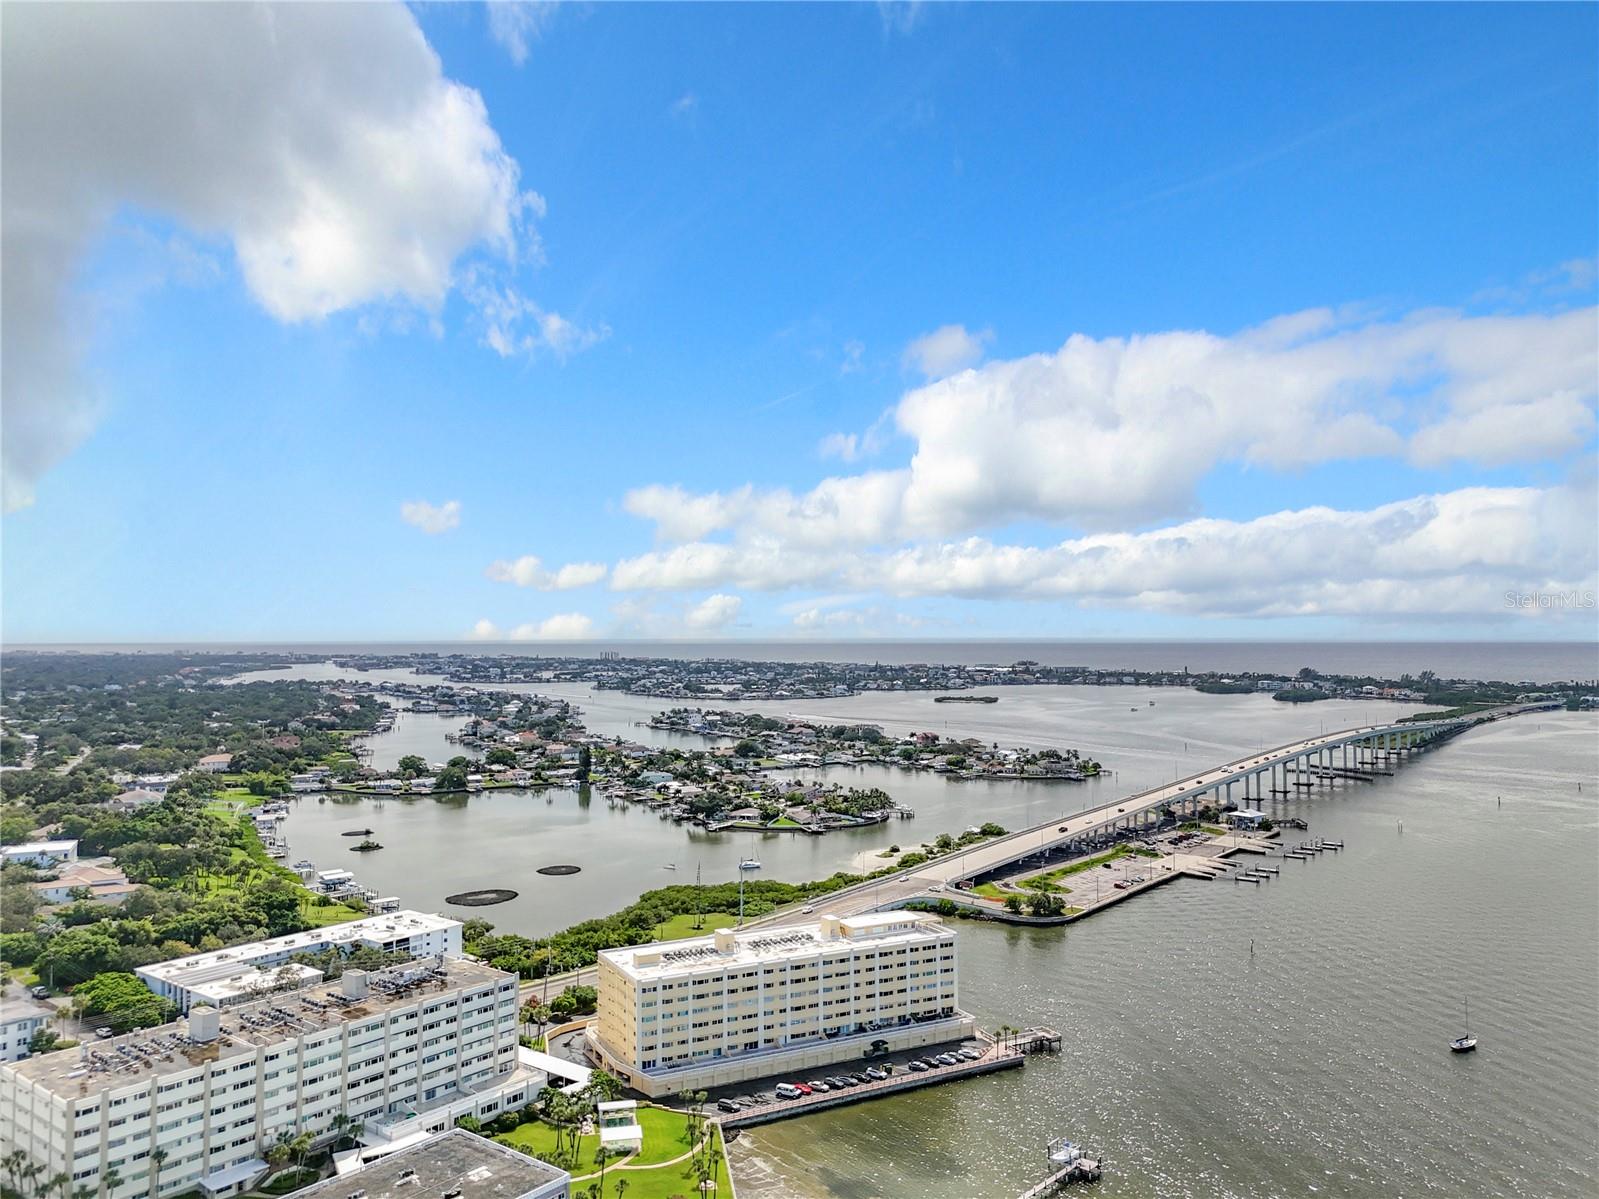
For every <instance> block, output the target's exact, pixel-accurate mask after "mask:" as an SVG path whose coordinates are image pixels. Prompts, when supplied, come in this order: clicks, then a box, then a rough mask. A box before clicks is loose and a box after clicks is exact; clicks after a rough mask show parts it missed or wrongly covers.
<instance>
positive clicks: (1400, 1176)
mask: <svg viewBox="0 0 1599 1199" xmlns="http://www.w3.org/2000/svg"><path fill="white" fill-rule="evenodd" d="M301 670H302V671H304V672H306V673H307V674H312V673H313V672H315V675H316V677H332V676H333V671H332V668H319V667H306V668H301ZM324 671H325V672H326V673H322V672H324ZM274 673H277V677H285V675H284V674H283V673H279V672H274ZM369 677H370V676H369ZM401 677H405V678H407V679H412V678H414V677H415V676H410V675H404V676H401ZM422 681H426V680H422ZM537 690H540V691H542V692H544V693H546V694H552V695H561V696H565V697H567V698H571V699H572V700H574V702H576V703H578V704H579V705H580V706H581V707H582V708H583V709H584V713H585V716H584V719H585V720H586V721H587V722H588V724H589V725H590V727H593V728H595V729H597V730H599V731H602V732H605V733H607V734H615V735H624V736H633V737H636V738H638V739H641V740H648V741H653V742H656V743H677V744H685V745H698V744H702V743H701V742H699V741H698V740H697V739H694V740H684V739H680V738H675V737H674V736H673V735H672V734H665V733H653V732H651V731H649V730H646V729H642V728H640V727H638V723H639V722H640V721H642V720H644V719H646V718H647V717H648V715H649V714H650V713H651V712H653V711H656V710H658V709H659V708H660V707H661V706H663V704H662V701H658V700H651V699H645V698H635V697H630V696H624V695H619V694H617V693H607V692H601V693H595V692H592V691H591V690H590V689H589V688H588V687H586V686H575V685H573V686H566V687H552V688H537ZM1000 694H1001V695H1002V699H1001V702H1000V703H998V704H995V705H992V706H986V705H985V706H967V705H934V704H932V702H931V698H930V697H929V696H927V695H916V694H899V695H864V696H858V697H852V698H850V699H841V700H826V701H792V702H790V703H788V704H781V705H774V704H764V705H754V704H745V705H743V706H745V707H759V708H760V709H762V710H764V711H768V712H772V713H776V714H785V713H789V712H794V713H799V714H804V715H812V716H816V717H819V718H824V719H838V720H871V721H875V722H877V723H879V724H882V725H884V726H885V727H887V728H888V729H890V730H891V731H895V732H900V731H905V730H908V729H918V728H933V729H939V730H940V731H948V732H950V733H951V734H956V735H961V734H967V733H969V734H972V735H976V736H979V737H982V738H983V739H985V740H993V741H999V742H1001V743H1017V742H1021V743H1027V744H1032V745H1038V746H1043V745H1058V746H1073V747H1077V748H1081V749H1083V750H1084V751H1085V752H1088V753H1090V754H1092V755H1093V756H1095V757H1098V758H1099V759H1100V760H1101V761H1103V762H1104V763H1105V765H1106V766H1107V767H1108V768H1109V769H1110V770H1113V771H1114V772H1115V773H1114V775H1111V776H1107V777H1106V778H1104V779H1101V780H1097V781H1095V782H1092V783H1088V784H1083V785H1078V786H1064V787H1063V786H1049V785H1040V784H1032V785H1021V784H958V783H950V782H948V781H946V780H944V779H942V778H940V777H937V776H930V775H919V774H911V773H907V772H903V771H890V770H881V769H876V768H873V769H862V770H835V771H830V772H829V774H830V776H831V777H835V778H838V779H840V780H843V781H846V782H854V783H856V784H857V785H881V786H884V787H886V788H887V789H888V790H890V791H891V792H892V793H893V794H894V795H895V796H896V797H898V798H900V799H902V800H904V801H905V802H907V803H910V804H911V805H912V806H913V807H915V808H916V810H917V812H918V816H917V819H916V820H915V821H912V822H908V823H900V824H894V825H888V826H884V827H882V828H876V829H869V830H864V831H862V832H859V833H852V834H847V835H830V836H827V837H819V838H810V837H800V836H794V835H776V834H773V835H770V836H768V837H766V838H764V839H762V840H761V841H760V842H759V844H758V846H754V839H753V838H751V837H748V836H721V837H717V836H710V835H706V834H703V833H697V832H690V831H689V830H686V829H684V828H682V827H680V826H677V825H673V824H670V823H667V822H662V821H660V820H659V819H658V818H657V817H656V816H655V815H653V814H652V813H650V812H648V811H646V810H643V809H639V808H633V809H631V810H626V811H624V810H622V809H620V808H613V807H611V806H609V805H608V804H606V803H605V801H604V800H603V799H599V798H591V799H589V800H584V799H583V798H581V797H580V796H578V795H577V794H575V793H573V792H570V791H555V792H549V793H545V794H532V793H525V792H524V793H515V792H502V793H496V794H489V795H474V796H472V797H471V798H470V799H465V798H455V799H450V800H433V799H431V798H421V799H413V800H386V801H382V802H373V801H355V802H349V803H343V802H340V803H336V802H332V801H329V802H326V803H321V804H319V803H317V802H316V801H315V800H310V799H307V800H303V801H301V802H300V803H299V804H298V805H297V807H296V810H295V813H294V814H293V816H291V818H290V822H289V826H288V833H289V839H290V842H291V844H292V845H293V847H294V850H295V854H296V856H299V855H301V854H309V855H310V856H311V857H313V858H314V859H316V860H317V861H318V863H319V864H321V865H329V864H351V868H352V869H355V870H356V872H357V874H358V875H359V876H360V877H361V878H362V879H363V881H367V882H370V883H371V884H372V885H374V886H377V887H378V888H379V889H380V890H383V891H384V892H385V893H392V894H396V895H399V896H400V897H401V898H402V899H403V900H404V901H405V902H406V903H407V904H408V905H411V906H416V907H421V908H424V909H427V910H439V909H441V908H442V906H443V904H442V897H443V896H444V895H445V894H448V893H449V892H450V891H452V890H457V889H463V888H465V887H467V886H482V885H508V886H513V887H517V888H518V889H520V890H521V891H522V892H523V894H522V896H521V898H519V899H518V900H517V901H516V902H515V903H513V904H507V905H504V906H501V907H496V908H490V909H483V910H481V911H480V914H482V915H486V916H488V917H489V918H490V919H493V920H494V921H495V922H496V923H498V924H499V925H501V926H502V927H504V928H506V929H508V930H510V929H515V930H518V931H525V932H530V933H538V932H546V931H550V930H552V929H554V928H559V927H562V926H564V925H566V924H569V923H571V922H573V921H575V920H579V919H583V918H586V917H588V916H593V915H598V914H600V913H603V912H607V911H611V910H614V909H615V908H618V907H620V906H622V905H623V904H624V903H626V902H627V901H628V900H629V899H631V898H632V897H633V896H635V895H637V894H638V892H639V891H641V890H643V889H645V888H647V887H651V886H658V885H662V884H664V883H667V882H686V881H691V880H692V877H693V876H692V869H693V866H694V864H695V863H699V864H701V865H702V866H703V867H704V870H705V877H706V878H707V880H710V879H714V878H725V877H733V875H734V874H735V872H736V864H737V860H738V858H739V857H740V856H742V855H743V854H745V853H746V852H747V851H748V850H749V849H751V848H752V846H754V847H755V848H756V849H757V851H758V853H759V856H760V857H761V859H762V861H763V862H764V863H765V866H766V871H765V872H766V873H767V874H768V875H769V876H772V877H778V878H785V879H794V880H797V879H804V878H814V877H819V876H822V875H825V874H827V873H829V872H831V871H832V870H834V869H838V868H843V867H847V866H851V865H858V864H860V863H861V862H863V861H865V862H868V863H869V862H870V861H871V857H870V855H871V854H873V853H875V851H876V850H878V849H879V848H881V847H882V846H884V845H886V844H888V843H889V841H891V840H899V841H905V842H908V841H910V840H914V839H915V838H916V837H918V836H932V835H933V834H935V833H937V832H940V831H944V830H946V829H958V828H961V827H964V826H966V825H967V824H970V823H974V822H975V821H977V820H978V819H996V820H1000V821H1001V822H1003V823H1006V824H1009V825H1011V826H1012V827H1015V826H1019V825H1021V824H1022V823H1024V822H1028V821H1031V820H1033V819H1043V818H1044V817H1046V816H1048V815H1050V814H1051V811H1052V810H1054V809H1059V810H1063V811H1064V810H1068V809H1070V810H1076V809H1080V808H1083V807H1086V806H1089V805H1091V804H1094V803H1099V802H1103V801H1104V800H1105V799H1106V798H1109V797H1110V796H1111V795H1113V794H1122V793H1127V792H1131V791H1135V790H1138V789H1140V788H1142V787H1146V786H1150V785H1153V784H1155V783H1159V782H1161V781H1164V780H1166V779H1169V778H1171V777H1172V776H1173V775H1174V774H1176V773H1177V772H1179V771H1186V770H1190V769H1197V768H1199V767H1201V766H1204V765H1208V764H1214V763H1218V762H1221V761H1224V760H1227V759H1228V758H1231V757H1233V756H1235V755H1237V754H1239V753H1241V752H1243V751H1246V750H1250V749H1254V748H1256V747H1258V746H1260V745H1262V744H1264V745H1268V746H1269V745H1276V744H1280V743H1283V742H1287V741H1290V740H1293V739H1295V738H1297V737H1302V736H1306V735H1310V734H1313V733H1316V732H1319V731H1321V729H1322V728H1323V727H1325V728H1326V729H1336V728H1342V727H1346V726H1350V725H1355V724H1359V723H1364V722H1366V721H1369V720H1378V719H1389V718H1391V717H1393V716H1395V715H1398V714H1400V713H1402V712H1403V711H1406V710H1407V709H1404V708H1401V707H1398V706H1396V705H1391V704H1376V703H1373V704H1363V703H1344V702H1328V703H1322V704H1314V705H1287V704H1279V703H1274V702H1272V701H1271V700H1270V699H1268V698H1267V697H1264V696H1202V695H1198V694H1196V693H1194V692H1190V691H1184V690H1178V689H1160V690H1152V691H1144V690H1141V689H1134V688H1053V687H1039V688H1027V689H1006V690H1004V691H1002V692H1001V693H1000ZM1151 700H1153V701H1155V704H1154V706H1153V707H1151V706H1150V701H1151ZM1135 709H1136V710H1135ZM946 722H947V725H946ZM446 727H447V726H446V722H443V721H440V720H438V719H437V718H421V717H406V718H404V719H402V721H401V722H400V723H399V724H398V725H397V727H396V730H395V732H394V733H393V734H390V735H389V736H388V737H387V738H378V739H377V740H376V741H374V750H375V752H376V760H377V761H379V762H380V763H381V762H386V761H390V760H394V759H397V758H398V756H399V755H400V754H401V753H411V752H415V753H420V754H422V756H424V757H427V758H429V759H430V760H437V759H438V758H441V757H445V756H448V755H449V754H450V753H453V752H454V749H453V747H450V746H449V745H448V744H447V743H445V742H443V740H442V736H443V732H444V731H446ZM430 746H431V748H430ZM1596 776H1599V717H1596V716H1595V715H1593V714H1581V715H1575V714H1565V713H1558V714H1549V715H1542V716H1532V717H1523V718H1519V719H1516V720H1512V721H1506V722H1502V723H1500V724H1497V725H1494V726H1492V727H1488V728H1484V729H1479V730H1476V731H1473V732H1471V733H1468V734H1466V735H1464V736H1462V737H1460V738H1457V739H1456V740H1454V741H1453V742H1451V743H1450V744H1448V745H1446V746H1444V747H1442V748H1440V749H1439V750H1437V751H1436V752H1433V753H1429V754H1426V755H1423V756H1421V757H1419V758H1417V759H1414V760H1413V761H1411V762H1410V763H1407V764H1406V765H1404V766H1403V767H1402V768H1401V769H1400V770H1399V772H1398V773H1397V774H1396V775H1395V776H1393V777H1392V778H1385V779H1381V780H1379V781H1378V782H1376V783H1370V784H1367V783H1351V784H1347V785H1341V786H1340V787H1339V788H1338V789H1337V790H1336V791H1335V792H1333V793H1331V794H1329V793H1327V792H1326V791H1318V792H1317V793H1315V795H1314V796H1313V797H1312V798H1308V799H1303V800H1295V801H1293V802H1292V803H1288V804H1282V805H1280V806H1281V807H1283V809H1284V810H1285V811H1290V810H1291V811H1293V812H1295V813H1297V814H1299V815H1303V816H1304V817H1305V818H1307V819H1308V820H1309V821H1310V823H1311V835H1315V836H1322V837H1328V838H1333V839H1338V838H1342V839H1343V840H1344V841H1345V842H1346V844H1347V847H1348V848H1347V849H1346V850H1345V851H1344V852H1343V853H1341V854H1327V855H1323V856H1322V857H1320V858H1317V859H1316V860H1314V861H1310V862H1307V863H1302V864H1301V863H1295V862H1284V863H1282V869H1283V874H1282V876H1281V877H1280V878H1278V879H1276V880H1275V881H1273V882H1270V883H1266V884H1263V885H1261V886H1259V887H1254V886H1249V885H1239V884H1233V883H1227V882H1208V883H1207V882H1199V881H1194V880H1187V879H1183V880H1179V881H1177V882H1175V883H1173V884H1171V885H1170V886H1166V887H1162V888H1160V889H1158V890H1156V891H1154V892H1152V893H1148V894H1145V895H1142V896H1139V897H1137V898H1135V899H1134V900H1132V901H1131V902H1129V903H1127V904H1124V905H1122V906H1120V907H1118V908H1116V909H1113V910H1111V911H1109V912H1107V913H1105V914H1103V915H1101V916H1098V917H1095V918H1094V919H1091V920H1088V921H1085V922H1083V923H1081V924H1077V925H1073V926H1071V927H1069V928H1068V929H1065V930H1054V931H1050V930H1019V929H1004V928H998V927H991V926H987V925H981V924H963V925H961V971H962V996H963V1002H964V1003H965V1004H966V1006H968V1007H969V1008H971V1009H972V1010H973V1011H974V1012H976V1013H977V1014H978V1016H979V1018H980V1019H981V1020H982V1022H983V1023H984V1024H985V1025H987V1026H988V1027H994V1026H997V1025H998V1024H1000V1023H1002V1022H1004V1023H1011V1024H1030V1023H1042V1024H1050V1025H1053V1026H1054V1027H1056V1028H1058V1029H1060V1030H1061V1032H1062V1033H1063V1034H1064V1036H1065V1049H1064V1051H1063V1052H1062V1053H1061V1055H1060V1056H1059V1057H1055V1058H1035V1059H1033V1060H1031V1061H1030V1063H1029V1064H1028V1066H1027V1067H1026V1068H1025V1069H1023V1070H1017V1071H1011V1072H1008V1073H1006V1074H1003V1075H998V1076H993V1077H989V1078H985V1079H978V1080H974V1081H970V1082H964V1083H959V1084H953V1085H947V1086H942V1087H936V1088H930V1089H928V1090H925V1091H922V1092H918V1093H916V1094H913V1095H908V1096H903V1097H900V1098H897V1099H890V1100H881V1101H877V1102H874V1103H870V1104H861V1105H858V1106H855V1107H851V1108H847V1109H844V1110H842V1111H838V1112H834V1113H830V1114H823V1115H819V1116H814V1117H810V1118H807V1119H804V1120H796V1121H790V1122H787V1123H784V1124H778V1125H773V1126H770V1127H768V1128H764V1129H757V1130H754V1131H753V1132H750V1133H747V1134H745V1135H744V1136H742V1137H741V1138H740V1139H739V1140H738V1141H737V1142H735V1144H734V1146H733V1150H732V1152H733V1161H734V1166H735V1170H736V1173H737V1180H738V1189H739V1195H740V1199H829V1197H836V1199H979V1197H981V1199H990V1197H995V1196H998V1197H1005V1196H1012V1195H1015V1194H1017V1193H1019V1192H1020V1191H1022V1190H1023V1189H1025V1187H1026V1186H1028V1185H1030V1184H1031V1183H1032V1182H1034V1181H1036V1180H1037V1179H1038V1178H1039V1177H1041V1176H1042V1174H1043V1173H1044V1169H1045V1167H1044V1158H1043V1150H1044V1145H1045V1143H1046V1142H1047V1141H1048V1140H1049V1139H1050V1138H1052V1137H1056V1136H1069V1137H1071V1138H1073V1139H1074V1140H1077V1141H1079V1142H1085V1143H1087V1144H1089V1145H1091V1146H1093V1147H1095V1148H1098V1149H1100V1150H1101V1151H1102V1152H1103V1153H1104V1154H1105V1156H1106V1159H1107V1161H1108V1163H1109V1170H1108V1172H1107V1174H1106V1177H1105V1180H1104V1181H1103V1182H1102V1183H1101V1184H1099V1186H1098V1188H1097V1189H1096V1193H1097V1194H1101V1195H1105V1196H1126V1197H1154V1196H1161V1197H1166V1196H1195V1197H1209V1196H1230V1197H1237V1199H1262V1197H1267V1196H1301V1195H1307V1196H1308V1195H1318V1196H1349V1197H1355V1196H1365V1195H1395V1196H1401V1195H1402V1196H1445V1197H1451V1199H1453V1197H1455V1196H1461V1197H1468V1199H1470V1197H1476V1196H1529V1197H1531V1196H1538V1197H1545V1196H1548V1197H1555V1196H1573V1197H1577V1196H1582V1197H1588V1196H1592V1195H1595V1194H1599V1147H1596V1132H1595V1119H1596V1112H1599V777H1596ZM1579 785H1580V786H1581V789H1580V790H1579ZM1401 822H1402V825H1403V831H1402V832H1401V831H1400V826H1401ZM353 826H361V827H364V826H371V827H374V828H376V829H378V830H379V834H378V835H379V839H380V840H381V841H383V843H384V844H385V845H386V846H388V848H386V849H385V850H384V851H383V852H381V853H377V854H371V855H366V856H364V857H359V856H358V855H354V854H351V853H349V852H348V846H349V841H348V840H346V839H343V838H341V837H340V836H339V833H340V831H341V830H343V829H347V828H350V827H353ZM1290 835H1292V834H1290ZM863 855H865V856H864V857H863ZM340 859H344V862H341V861H340ZM356 860H358V864H354V862H355V861H356ZM550 861H572V862H577V863H580V864H582V866H583V867H584V870H583V873H582V874H579V875H575V876H572V877H570V878H566V879H548V878H545V877H543V876H539V875H536V874H534V873H532V867H534V866H536V865H540V864H543V863H545V862H550ZM666 862H674V863H676V864H677V865H678V867H679V869H678V871H676V872H668V871H665V870H663V868H662V867H663V864H664V863H666ZM1251 944H1253V952H1251ZM1468 998H1469V1000H1470V1003H1471V1022H1472V1026H1473V1030H1474V1031H1475V1032H1477V1033H1478V1034H1479V1035H1480V1037H1481V1038H1482V1047H1481V1048H1480V1049H1479V1050H1478V1052H1477V1053H1476V1054H1474V1055H1471V1056H1468V1057H1455V1056H1452V1055H1451V1054H1449V1053H1448V1051H1447V1041H1448V1038H1449V1037H1451V1036H1454V1035H1456V1034H1457V1033H1458V1032H1459V1031H1461V1028H1462V1022H1463V1014H1462V1005H1463V1003H1464V1002H1465V1000H1467V999H1468Z"/></svg>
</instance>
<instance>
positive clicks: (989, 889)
mask: <svg viewBox="0 0 1599 1199" xmlns="http://www.w3.org/2000/svg"><path fill="white" fill-rule="evenodd" d="M972 894H973V895H981V896H982V897H983V898H984V899H997V900H999V902H1000V903H1004V902H1005V896H1007V895H1009V894H1010V892H1009V891H1001V890H1000V889H999V884H998V883H978V884H977V885H976V886H975V887H973V888H972Z"/></svg>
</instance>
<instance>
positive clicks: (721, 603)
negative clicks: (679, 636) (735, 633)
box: [683, 593, 744, 632]
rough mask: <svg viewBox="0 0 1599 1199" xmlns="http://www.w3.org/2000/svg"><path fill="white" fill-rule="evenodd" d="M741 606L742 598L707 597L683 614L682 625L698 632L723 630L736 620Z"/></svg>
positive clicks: (734, 596)
mask: <svg viewBox="0 0 1599 1199" xmlns="http://www.w3.org/2000/svg"><path fill="white" fill-rule="evenodd" d="M743 606H744V600H743V598H742V597H740V596H737V595H724V594H721V593H718V594H716V595H708V596H706V597H705V598H704V599H702V600H701V601H700V602H699V603H697V604H695V605H694V606H693V607H692V608H690V609H689V610H688V611H687V612H686V613H685V614H684V616H683V623H684V624H685V625H687V626H688V627H689V628H691V629H695V630H699V631H706V632H709V631H713V630H719V629H725V628H726V627H727V626H728V625H730V624H732V623H733V622H734V621H735V620H737V619H738V612H739V609H740V608H742V607H743Z"/></svg>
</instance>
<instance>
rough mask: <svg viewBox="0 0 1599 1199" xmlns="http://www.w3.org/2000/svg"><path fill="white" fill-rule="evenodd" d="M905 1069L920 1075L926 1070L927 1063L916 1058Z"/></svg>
mask: <svg viewBox="0 0 1599 1199" xmlns="http://www.w3.org/2000/svg"><path fill="white" fill-rule="evenodd" d="M907 1068H908V1069H911V1070H914V1071H916V1073H918V1074H920V1073H921V1072H922V1071H923V1070H925V1069H927V1063H926V1062H924V1061H922V1059H921V1058H917V1059H916V1060H915V1061H914V1062H911V1063H910V1064H909V1066H908V1067H907Z"/></svg>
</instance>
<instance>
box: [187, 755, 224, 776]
mask: <svg viewBox="0 0 1599 1199" xmlns="http://www.w3.org/2000/svg"><path fill="white" fill-rule="evenodd" d="M232 762H233V755H232V754H206V755H205V757H203V758H201V759H200V760H199V761H198V762H196V763H195V764H194V768H195V769H196V770H198V771H200V772H202V773H204V774H224V773H226V772H227V769H228V766H229V765H231V764H232Z"/></svg>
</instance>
